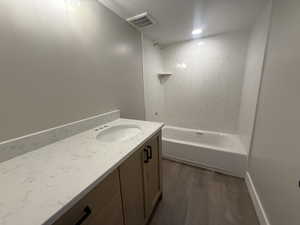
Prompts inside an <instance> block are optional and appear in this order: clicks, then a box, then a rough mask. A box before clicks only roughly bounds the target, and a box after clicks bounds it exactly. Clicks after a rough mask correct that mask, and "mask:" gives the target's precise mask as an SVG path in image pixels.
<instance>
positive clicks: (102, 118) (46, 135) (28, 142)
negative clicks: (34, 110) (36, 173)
mask: <svg viewBox="0 0 300 225" xmlns="http://www.w3.org/2000/svg"><path fill="white" fill-rule="evenodd" d="M118 118H120V110H115V111H112V112H108V113H104V114H100V115H97V116H93V117H89V118H86V119H83V120H79V121H75V122H72V123H68V124H64V125H62V126H59V127H54V128H50V129H48V130H44V131H40V132H37V133H33V134H29V135H26V136H23V137H19V138H16V139H12V140H8V141H4V142H2V143H0V162H4V161H7V160H9V159H12V158H14V157H17V156H19V155H22V154H25V153H27V152H30V151H34V150H36V149H39V148H42V147H44V146H46V145H49V144H52V143H54V142H57V141H60V140H62V139H65V138H68V137H70V136H73V135H75V134H78V133H81V132H83V131H86V130H89V129H92V128H94V127H97V126H99V125H102V124H105V123H109V122H111V121H113V120H116V119H118Z"/></svg>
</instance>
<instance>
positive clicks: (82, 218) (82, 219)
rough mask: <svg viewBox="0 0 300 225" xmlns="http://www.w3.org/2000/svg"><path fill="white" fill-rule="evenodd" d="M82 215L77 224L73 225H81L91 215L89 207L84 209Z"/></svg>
mask: <svg viewBox="0 0 300 225" xmlns="http://www.w3.org/2000/svg"><path fill="white" fill-rule="evenodd" d="M83 211H84V215H83V216H82V217H81V218H80V220H78V222H77V223H76V224H75V225H81V224H82V223H83V222H84V221H85V220H86V219H87V218H88V217H89V216H90V215H91V214H92V210H91V208H90V207H89V206H87V207H85V208H84V210H83Z"/></svg>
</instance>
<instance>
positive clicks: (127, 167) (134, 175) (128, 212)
mask: <svg viewBox="0 0 300 225" xmlns="http://www.w3.org/2000/svg"><path fill="white" fill-rule="evenodd" d="M142 157H143V155H142V149H140V150H138V151H136V152H135V153H134V154H133V155H132V156H131V157H130V158H129V159H127V160H126V161H125V162H124V163H123V164H122V165H121V166H120V167H119V170H120V181H121V192H122V199H123V209H124V218H125V225H142V224H143V223H144V219H145V209H144V185H143V161H142Z"/></svg>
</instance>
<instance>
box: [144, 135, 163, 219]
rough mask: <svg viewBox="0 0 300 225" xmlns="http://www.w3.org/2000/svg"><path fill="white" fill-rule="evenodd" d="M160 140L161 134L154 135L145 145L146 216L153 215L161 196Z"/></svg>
mask: <svg viewBox="0 0 300 225" xmlns="http://www.w3.org/2000/svg"><path fill="white" fill-rule="evenodd" d="M160 140H161V136H160V135H157V136H154V137H153V138H152V139H150V140H149V141H148V142H147V143H146V145H145V147H144V166H143V175H144V195H145V215H146V218H149V217H150V216H151V214H152V212H153V209H154V208H155V206H156V203H157V202H158V200H159V198H160V197H161V182H160V177H161V176H160V151H159V149H160V146H161V142H160ZM147 155H148V156H147Z"/></svg>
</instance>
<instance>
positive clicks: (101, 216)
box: [54, 170, 123, 225]
mask: <svg viewBox="0 0 300 225" xmlns="http://www.w3.org/2000/svg"><path fill="white" fill-rule="evenodd" d="M78 182H80V181H78ZM79 224H80V225H123V215H122V201H121V193H120V182H119V174H118V171H117V170H116V171H114V172H113V173H112V174H110V175H109V176H107V177H106V178H105V179H104V180H103V181H102V182H101V183H100V184H99V185H98V186H96V187H95V188H94V189H93V190H92V191H91V192H90V193H88V194H87V195H86V196H85V197H84V198H83V199H82V200H80V201H79V202H78V203H77V204H76V205H75V206H74V207H73V208H72V209H70V210H69V211H68V212H67V213H66V214H65V215H64V216H63V217H61V218H60V219H59V220H58V221H57V222H55V223H54V225H79Z"/></svg>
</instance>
